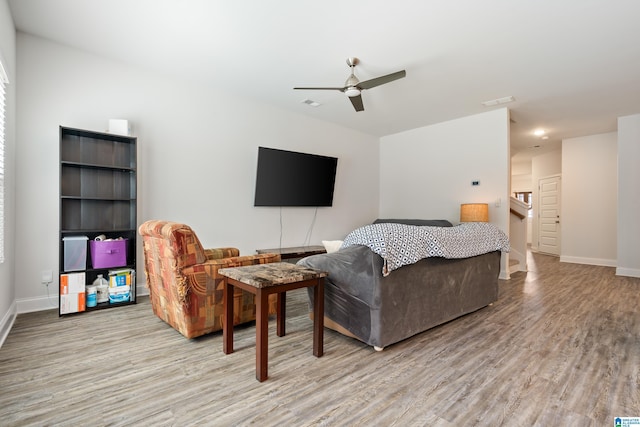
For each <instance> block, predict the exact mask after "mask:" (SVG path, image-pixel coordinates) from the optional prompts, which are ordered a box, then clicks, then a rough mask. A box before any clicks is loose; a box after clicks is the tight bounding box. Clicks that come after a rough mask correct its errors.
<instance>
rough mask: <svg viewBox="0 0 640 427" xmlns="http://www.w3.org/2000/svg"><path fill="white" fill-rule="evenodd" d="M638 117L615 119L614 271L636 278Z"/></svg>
mask: <svg viewBox="0 0 640 427" xmlns="http://www.w3.org/2000/svg"><path fill="white" fill-rule="evenodd" d="M638 165H640V114H635V115H633V116H626V117H619V118H618V268H617V270H616V274H619V275H622V276H632V277H640V221H638V212H640V190H639V189H638V188H639V185H640V168H639V167H638Z"/></svg>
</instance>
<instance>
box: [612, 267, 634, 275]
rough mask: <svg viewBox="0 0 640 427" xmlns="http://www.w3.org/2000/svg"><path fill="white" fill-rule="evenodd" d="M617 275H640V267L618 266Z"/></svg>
mask: <svg viewBox="0 0 640 427" xmlns="http://www.w3.org/2000/svg"><path fill="white" fill-rule="evenodd" d="M616 276H627V277H640V269H637V268H622V267H618V268H616Z"/></svg>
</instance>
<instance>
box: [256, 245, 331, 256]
mask: <svg viewBox="0 0 640 427" xmlns="http://www.w3.org/2000/svg"><path fill="white" fill-rule="evenodd" d="M256 252H257V253H259V254H280V258H281V259H293V258H304V257H307V256H311V255H318V254H324V253H326V252H327V251H326V250H325V249H324V246H322V245H318V246H295V247H291V248H273V249H258V250H256Z"/></svg>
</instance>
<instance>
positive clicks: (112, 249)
mask: <svg viewBox="0 0 640 427" xmlns="http://www.w3.org/2000/svg"><path fill="white" fill-rule="evenodd" d="M127 241H128V239H120V240H102V241H95V240H92V241H91V242H89V246H90V247H91V263H92V265H93V268H111V267H123V266H125V265H127Z"/></svg>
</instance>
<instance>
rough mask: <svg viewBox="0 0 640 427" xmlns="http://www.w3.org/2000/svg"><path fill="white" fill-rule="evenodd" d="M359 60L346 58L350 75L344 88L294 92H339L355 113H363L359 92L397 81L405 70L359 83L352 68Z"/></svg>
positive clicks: (321, 88)
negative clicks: (347, 100) (346, 99)
mask: <svg viewBox="0 0 640 427" xmlns="http://www.w3.org/2000/svg"><path fill="white" fill-rule="evenodd" d="M359 62H360V60H359V59H358V58H353V57H352V58H347V65H348V66H349V67H350V68H351V75H350V76H349V77H348V78H347V81H346V82H345V83H344V87H294V88H293V89H296V90H339V91H340V92H344V93H346V94H347V96H348V97H349V101H351V104H353V108H355V109H356V111H364V105H363V104H362V95H361V92H362V91H363V90H365V89H371V88H372V87H376V86H380V85H383V84H385V83H389V82H392V81H394V80H398V79H401V78H403V77H404V76H406V75H407V72H406V71H405V70H402V71H396V72H395V73H391V74H387V75H386V76H381V77H376V78H374V79H369V80H365V81H363V82H361V81H360V80H358V78H357V77H356V75H355V74H354V68H355V66H356V65H358V63H359Z"/></svg>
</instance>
